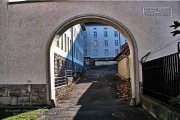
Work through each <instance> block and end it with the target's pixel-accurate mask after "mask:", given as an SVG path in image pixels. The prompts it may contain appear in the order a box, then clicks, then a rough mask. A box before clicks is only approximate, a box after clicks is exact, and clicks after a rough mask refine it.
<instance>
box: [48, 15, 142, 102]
mask: <svg viewBox="0 0 180 120" xmlns="http://www.w3.org/2000/svg"><path fill="white" fill-rule="evenodd" d="M84 22H98V23H103V24H106V25H108V26H111V27H113V28H115V29H117V30H118V31H119V32H120V33H121V34H122V35H123V36H124V38H125V39H126V41H127V43H128V46H129V49H130V53H131V54H130V59H131V63H130V68H131V72H130V73H131V74H130V78H131V89H132V100H131V102H130V105H135V104H136V105H137V104H139V103H140V97H139V81H138V80H139V68H138V48H137V44H136V41H135V39H134V37H133V35H132V33H131V32H130V30H129V29H128V28H127V27H126V26H124V25H123V24H122V23H121V22H119V21H118V20H115V19H113V18H110V17H108V16H104V15H98V14H85V15H79V16H75V17H72V18H70V19H68V20H66V21H64V22H63V23H62V24H61V25H59V26H58V27H57V29H56V30H54V32H53V33H52V35H51V36H50V38H49V41H48V44H47V49H46V65H47V67H46V68H47V69H46V75H47V81H46V83H47V100H48V101H47V102H48V104H51V103H52V101H53V100H55V91H54V80H53V79H54V78H53V74H52V70H53V68H52V67H51V61H52V60H51V58H52V55H51V46H52V43H53V40H54V38H55V36H56V35H57V34H58V35H62V34H63V33H64V32H65V31H66V30H67V29H68V28H70V27H71V26H74V25H76V24H81V23H84ZM53 67H54V66H53ZM134 100H135V101H134Z"/></svg>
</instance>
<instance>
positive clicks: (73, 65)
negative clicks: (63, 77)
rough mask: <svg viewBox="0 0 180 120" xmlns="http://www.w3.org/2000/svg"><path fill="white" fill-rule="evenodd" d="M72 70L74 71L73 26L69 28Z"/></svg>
mask: <svg viewBox="0 0 180 120" xmlns="http://www.w3.org/2000/svg"><path fill="white" fill-rule="evenodd" d="M71 45H72V46H71V49H72V70H74V45H73V26H72V27H71Z"/></svg>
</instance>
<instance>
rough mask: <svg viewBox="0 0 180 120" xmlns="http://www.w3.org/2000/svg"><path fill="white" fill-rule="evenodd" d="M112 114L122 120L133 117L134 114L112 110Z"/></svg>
mask: <svg viewBox="0 0 180 120" xmlns="http://www.w3.org/2000/svg"><path fill="white" fill-rule="evenodd" d="M112 116H114V117H117V118H121V119H124V120H128V119H131V118H133V117H134V115H133V114H132V113H130V112H114V113H112Z"/></svg>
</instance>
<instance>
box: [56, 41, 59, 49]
mask: <svg viewBox="0 0 180 120" xmlns="http://www.w3.org/2000/svg"><path fill="white" fill-rule="evenodd" d="M56 46H57V47H58V48H59V40H57V43H56Z"/></svg>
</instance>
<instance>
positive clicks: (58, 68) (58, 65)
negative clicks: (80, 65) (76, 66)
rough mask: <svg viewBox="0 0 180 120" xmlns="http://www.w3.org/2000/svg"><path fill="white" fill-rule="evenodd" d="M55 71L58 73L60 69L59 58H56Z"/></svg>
mask: <svg viewBox="0 0 180 120" xmlns="http://www.w3.org/2000/svg"><path fill="white" fill-rule="evenodd" d="M57 71H58V73H59V71H60V61H59V59H57Z"/></svg>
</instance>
